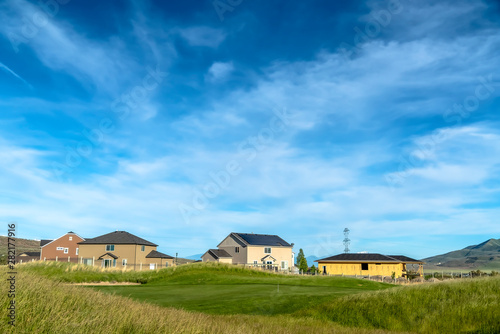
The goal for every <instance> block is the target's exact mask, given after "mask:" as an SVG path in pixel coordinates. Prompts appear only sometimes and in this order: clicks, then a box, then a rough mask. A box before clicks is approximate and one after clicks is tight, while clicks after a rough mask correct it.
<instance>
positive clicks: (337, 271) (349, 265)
mask: <svg viewBox="0 0 500 334" xmlns="http://www.w3.org/2000/svg"><path fill="white" fill-rule="evenodd" d="M364 263H367V262H364ZM324 266H326V273H327V274H330V275H342V274H344V275H372V276H377V275H381V276H391V275H392V273H393V272H394V273H395V274H396V277H401V276H402V275H403V263H380V264H378V265H377V264H376V263H371V262H368V270H361V262H357V263H353V262H335V263H331V262H318V269H319V270H320V271H321V272H323V271H324V269H323V267H324Z"/></svg>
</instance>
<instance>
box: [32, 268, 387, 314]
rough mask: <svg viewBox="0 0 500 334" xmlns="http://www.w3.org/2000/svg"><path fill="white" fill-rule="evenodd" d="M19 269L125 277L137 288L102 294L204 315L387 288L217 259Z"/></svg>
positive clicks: (74, 276) (276, 308) (66, 276)
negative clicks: (154, 267) (137, 267)
mask: <svg viewBox="0 0 500 334" xmlns="http://www.w3.org/2000/svg"><path fill="white" fill-rule="evenodd" d="M23 268H24V270H25V271H29V272H32V273H38V274H41V275H43V276H46V277H48V278H52V279H56V280H60V281H64V282H92V281H130V282H142V283H145V284H142V285H140V286H100V287H95V288H94V289H97V290H100V291H102V292H105V293H111V294H118V295H121V296H126V297H131V298H133V299H135V300H138V301H147V302H149V303H154V304H158V305H161V306H168V307H176V308H182V309H185V310H190V311H198V312H204V313H210V314H258V315H276V314H290V313H293V312H295V311H298V310H300V309H303V308H307V307H310V306H312V305H315V304H317V303H319V302H322V301H326V300H331V299H332V298H338V297H340V296H344V295H347V294H353V293H360V292H365V291H373V290H379V289H387V288H390V287H392V285H389V284H383V283H378V282H372V281H361V280H355V279H350V278H342V277H322V276H314V277H307V276H305V277H304V276H295V275H289V276H288V275H279V274H274V273H269V272H262V271H257V270H250V269H245V268H241V267H237V266H230V265H223V264H217V263H208V264H207V263H195V264H191V265H184V266H180V267H172V268H167V269H164V270H160V271H158V272H156V271H143V272H126V273H122V272H121V271H114V272H108V271H104V272H103V271H102V270H100V269H97V268H94V269H93V268H90V267H86V266H81V265H80V266H78V265H71V264H67V263H50V264H49V265H45V264H43V263H38V264H37V263H30V264H29V265H26V266H24V267H23Z"/></svg>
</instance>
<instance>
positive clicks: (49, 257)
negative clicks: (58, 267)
mask: <svg viewBox="0 0 500 334" xmlns="http://www.w3.org/2000/svg"><path fill="white" fill-rule="evenodd" d="M70 238H71V240H69V239H70ZM81 241H84V239H82V238H80V237H79V236H78V235H76V234H74V233H67V234H65V235H63V236H62V237H60V238H58V239H55V240H53V241H52V242H50V243H48V244H46V245H44V246H43V247H41V248H40V259H41V260H44V259H45V260H46V261H55V260H56V257H57V261H61V262H62V261H64V262H67V261H68V256H69V257H70V262H75V263H76V262H78V257H79V255H77V254H76V249H77V248H79V247H80V246H79V245H78V243H79V242H81ZM57 247H63V248H68V253H67V254H65V253H64V249H63V250H57Z"/></svg>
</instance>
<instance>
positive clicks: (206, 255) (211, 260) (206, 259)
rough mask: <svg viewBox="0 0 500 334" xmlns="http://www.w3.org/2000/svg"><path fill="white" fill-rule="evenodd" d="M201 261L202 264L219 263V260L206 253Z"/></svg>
mask: <svg viewBox="0 0 500 334" xmlns="http://www.w3.org/2000/svg"><path fill="white" fill-rule="evenodd" d="M201 261H202V262H214V261H217V259H216V258H215V257H213V256H212V255H210V253H208V252H206V253H205V254H203V255H202V256H201Z"/></svg>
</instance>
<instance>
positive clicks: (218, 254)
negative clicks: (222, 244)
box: [208, 249, 232, 259]
mask: <svg viewBox="0 0 500 334" xmlns="http://www.w3.org/2000/svg"><path fill="white" fill-rule="evenodd" d="M208 253H209V254H210V255H212V256H213V257H214V258H216V259H219V258H222V257H226V258H232V256H231V254H229V253H228V252H226V251H225V250H224V249H209V250H208Z"/></svg>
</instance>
